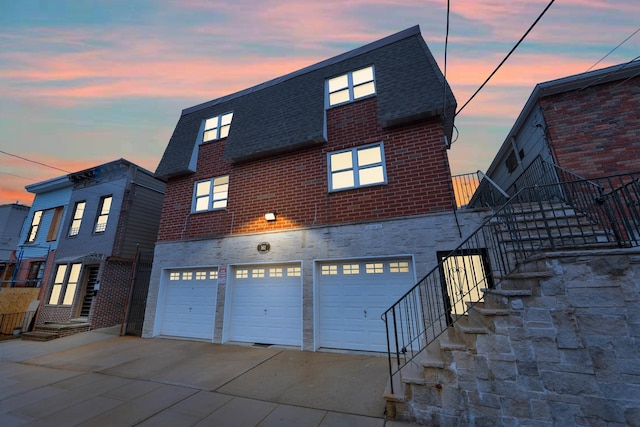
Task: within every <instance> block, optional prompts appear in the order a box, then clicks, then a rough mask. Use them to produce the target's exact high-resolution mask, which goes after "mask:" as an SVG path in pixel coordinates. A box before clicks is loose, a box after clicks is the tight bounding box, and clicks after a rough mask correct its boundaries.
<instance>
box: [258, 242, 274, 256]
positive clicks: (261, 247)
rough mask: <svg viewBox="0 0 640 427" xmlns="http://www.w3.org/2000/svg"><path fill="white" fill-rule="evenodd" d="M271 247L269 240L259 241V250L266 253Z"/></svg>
mask: <svg viewBox="0 0 640 427" xmlns="http://www.w3.org/2000/svg"><path fill="white" fill-rule="evenodd" d="M270 249H271V245H270V244H269V243H268V242H262V243H258V252H260V253H261V254H266V253H267V252H269V250H270Z"/></svg>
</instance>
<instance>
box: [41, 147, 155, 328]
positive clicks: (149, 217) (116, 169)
mask: <svg viewBox="0 0 640 427" xmlns="http://www.w3.org/2000/svg"><path fill="white" fill-rule="evenodd" d="M64 180H65V181H66V182H67V183H68V185H69V187H70V195H69V197H68V198H67V203H68V212H67V214H66V215H65V217H64V220H63V221H62V223H61V226H60V233H61V238H60V242H59V244H58V247H57V251H56V256H55V260H54V262H53V264H54V265H53V272H52V276H51V279H50V280H49V281H48V282H47V285H46V286H45V287H43V288H44V289H43V295H42V299H43V302H42V308H41V309H40V312H39V315H38V318H37V324H36V329H38V326H40V325H44V324H46V323H66V322H70V321H74V322H82V323H86V324H89V327H90V328H92V329H94V328H101V327H107V326H113V325H116V324H120V323H121V322H122V320H123V316H124V313H125V311H124V310H125V309H126V307H127V303H128V299H129V295H130V292H131V284H132V274H133V270H134V265H135V260H136V255H137V253H138V252H140V251H151V250H153V245H154V242H155V240H156V236H157V230H158V223H159V220H160V208H161V206H162V198H163V193H164V188H165V185H164V183H163V182H162V181H160V180H158V179H155V178H154V177H153V174H152V173H151V172H149V171H147V170H145V169H143V168H141V167H139V166H137V165H135V164H133V163H131V162H129V161H127V160H125V159H119V160H115V161H112V162H109V163H105V164H102V165H100V166H96V167H93V168H90V169H86V170H83V171H79V172H75V173H71V174H69V175H67V176H65V177H64Z"/></svg>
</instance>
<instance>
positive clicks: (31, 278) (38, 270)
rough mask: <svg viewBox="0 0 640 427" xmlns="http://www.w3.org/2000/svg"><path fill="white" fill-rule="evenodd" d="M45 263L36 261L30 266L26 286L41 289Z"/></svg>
mask: <svg viewBox="0 0 640 427" xmlns="http://www.w3.org/2000/svg"><path fill="white" fill-rule="evenodd" d="M44 267H45V263H44V261H34V262H32V263H31V264H30V265H29V272H28V273H27V283H26V286H27V287H29V288H39V287H40V284H41V283H42V277H43V276H44Z"/></svg>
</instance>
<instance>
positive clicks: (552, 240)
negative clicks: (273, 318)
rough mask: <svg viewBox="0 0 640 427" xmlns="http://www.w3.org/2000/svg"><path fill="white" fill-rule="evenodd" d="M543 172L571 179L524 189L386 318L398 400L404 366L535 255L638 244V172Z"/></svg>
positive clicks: (390, 366)
mask: <svg viewBox="0 0 640 427" xmlns="http://www.w3.org/2000/svg"><path fill="white" fill-rule="evenodd" d="M540 165H542V167H544V168H547V171H548V172H549V171H551V172H553V173H555V174H556V175H557V176H558V177H559V178H571V179H570V180H568V181H563V182H555V183H547V184H545V185H536V186H529V187H525V188H522V189H521V190H519V191H518V192H517V193H516V194H515V195H513V196H512V197H511V198H510V199H509V200H508V202H506V203H505V204H503V205H502V206H500V207H497V208H494V214H493V215H492V216H491V217H490V218H489V219H487V220H486V221H485V222H484V223H483V224H482V225H481V226H480V227H479V228H478V229H477V230H476V231H475V232H474V233H473V234H471V236H469V237H467V238H466V239H465V240H464V241H463V242H462V243H461V244H460V245H459V246H458V247H457V248H456V249H455V250H454V251H452V252H450V253H448V254H446V255H445V256H443V257H442V259H441V261H440V262H439V264H438V265H437V266H436V267H435V268H434V269H433V270H431V271H430V272H429V273H428V274H427V275H426V276H425V277H424V278H423V279H422V280H420V281H419V282H418V283H417V284H416V285H415V286H414V287H413V288H412V289H411V290H409V291H408V292H407V293H406V294H405V295H404V296H403V297H402V298H400V299H399V300H398V301H397V302H396V303H395V304H393V305H392V306H391V307H390V308H389V309H388V310H387V311H386V312H384V313H383V315H382V320H383V321H384V322H385V325H386V332H387V343H388V359H389V374H390V376H391V377H392V378H391V379H392V380H391V392H392V393H393V392H394V390H393V376H395V375H396V374H397V373H398V372H399V371H400V369H401V368H402V367H404V366H405V365H406V364H407V363H409V362H410V361H411V360H413V359H414V358H415V357H416V356H417V355H418V354H419V353H420V352H422V351H423V350H424V349H425V348H426V347H427V345H429V344H430V343H431V342H433V341H434V340H435V339H436V338H437V337H438V336H440V335H441V334H442V333H443V332H445V331H446V330H447V328H448V327H449V326H451V325H452V324H453V323H454V322H456V321H459V320H461V319H464V318H466V316H465V315H466V314H467V313H468V310H469V308H470V307H471V306H472V305H473V304H475V303H476V302H478V301H480V300H482V299H483V296H484V293H485V292H487V291H489V292H490V289H491V288H493V287H494V279H495V280H496V281H498V282H499V281H500V280H501V279H502V278H504V277H506V276H507V275H509V274H510V273H512V272H514V271H515V269H516V267H517V266H518V264H520V263H522V262H524V261H525V260H527V259H528V258H530V257H531V256H532V255H533V254H535V253H537V252H539V251H540V250H545V249H550V250H554V249H557V248H559V247H572V248H575V247H585V245H606V246H621V247H627V246H638V245H639V244H640V241H639V237H638V236H640V172H639V173H636V174H623V175H616V176H612V177H606V178H600V179H591V180H585V179H579V180H577V179H573V178H575V175H570V174H569V173H563V171H562V170H560V169H556V168H555V167H553V165H551V166H549V164H544V163H542V162H541V163H540ZM530 176H531V177H535V178H533V179H540V177H541V175H540V174H537V173H536V174H534V173H532V174H531V175H530ZM483 181H484V180H483ZM521 182H523V181H521ZM541 182H544V181H541ZM481 185H482V183H481ZM480 190H481V189H480V188H479V189H478V191H480ZM474 197H475V196H474ZM487 200H488V199H487Z"/></svg>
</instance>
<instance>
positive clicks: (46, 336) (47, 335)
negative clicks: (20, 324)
mask: <svg viewBox="0 0 640 427" xmlns="http://www.w3.org/2000/svg"><path fill="white" fill-rule="evenodd" d="M59 337H60V335H58V334H56V333H54V332H40V331H32V332H24V333H22V334H21V335H20V338H22V339H23V340H26V341H51V340H54V339H56V338H59Z"/></svg>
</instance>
